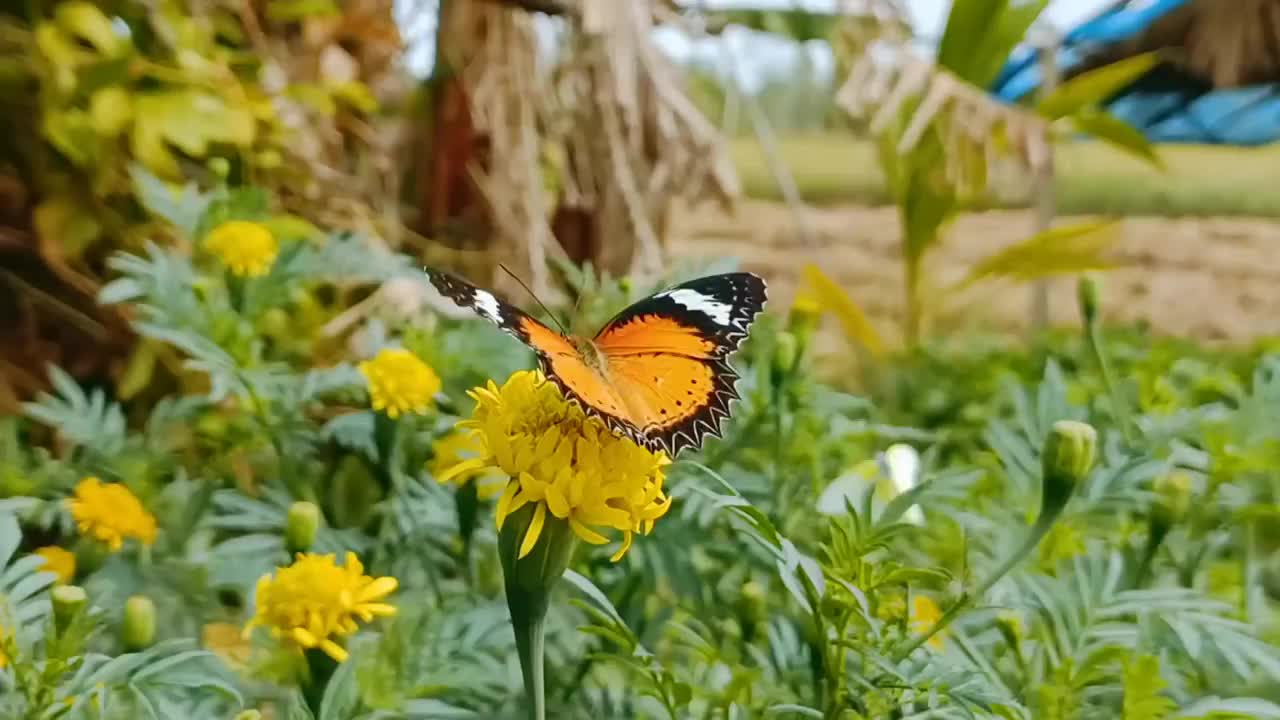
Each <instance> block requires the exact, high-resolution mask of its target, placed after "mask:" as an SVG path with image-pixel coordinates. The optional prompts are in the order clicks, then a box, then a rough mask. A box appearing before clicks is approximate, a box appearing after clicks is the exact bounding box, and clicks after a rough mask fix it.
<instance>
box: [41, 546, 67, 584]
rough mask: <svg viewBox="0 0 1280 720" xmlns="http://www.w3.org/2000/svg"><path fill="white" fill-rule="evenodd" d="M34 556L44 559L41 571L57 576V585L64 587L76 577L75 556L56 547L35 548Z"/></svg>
mask: <svg viewBox="0 0 1280 720" xmlns="http://www.w3.org/2000/svg"><path fill="white" fill-rule="evenodd" d="M35 554H36V555H39V556H40V557H42V558H44V567H42V568H41V570H44V571H45V572H51V573H53V574H54V575H57V576H58V584H60V585H66V584H67V583H69V582H71V581H72V580H73V579H74V578H75V576H76V554H75V553H73V552H71V551H70V550H67V549H65V548H60V547H58V546H57V545H46V546H44V547H42V548H36V551H35Z"/></svg>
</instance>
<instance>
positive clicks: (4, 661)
mask: <svg viewBox="0 0 1280 720" xmlns="http://www.w3.org/2000/svg"><path fill="white" fill-rule="evenodd" d="M8 644H9V631H8V630H7V629H6V628H5V626H3V625H0V670H2V669H4V667H5V666H6V665H8V664H9V654H8V653H7V652H5V647H6V646H8Z"/></svg>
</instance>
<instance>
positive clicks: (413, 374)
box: [360, 348, 441, 418]
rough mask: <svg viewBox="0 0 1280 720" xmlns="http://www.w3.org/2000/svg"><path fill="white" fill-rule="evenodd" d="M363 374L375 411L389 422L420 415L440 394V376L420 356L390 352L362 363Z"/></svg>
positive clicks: (404, 351)
mask: <svg viewBox="0 0 1280 720" xmlns="http://www.w3.org/2000/svg"><path fill="white" fill-rule="evenodd" d="M360 372H361V373H362V374H363V375H364V377H365V380H366V381H368V383H369V400H370V403H371V404H372V405H373V409H374V410H381V411H383V412H386V414H387V417H390V418H396V417H399V416H400V414H401V413H410V412H412V413H418V414H419V415H421V414H422V413H424V412H426V411H427V408H429V407H431V402H432V399H433V398H434V397H435V394H436V393H438V392H440V387H441V386H440V376H439V375H436V373H435V371H434V370H432V369H431V366H430V365H428V364H426V363H424V362H422V360H420V359H419V358H418V356H417V355H414V354H413V353H412V352H409V351H408V350H404V349H401V348H387V349H385V350H383V351H382V352H380V353H378V355H377V357H375V358H373V359H372V360H365V361H364V362H362V363H360Z"/></svg>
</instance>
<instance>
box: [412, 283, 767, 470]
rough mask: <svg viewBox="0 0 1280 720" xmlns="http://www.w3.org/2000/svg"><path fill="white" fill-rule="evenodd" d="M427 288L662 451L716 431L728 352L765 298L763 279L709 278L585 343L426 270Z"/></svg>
mask: <svg viewBox="0 0 1280 720" xmlns="http://www.w3.org/2000/svg"><path fill="white" fill-rule="evenodd" d="M427 275H428V276H429V277H430V279H431V284H432V285H433V286H434V287H435V288H436V290H438V291H439V292H440V294H442V295H444V296H445V297H447V298H449V299H450V300H452V301H453V302H454V303H455V304H457V305H458V306H460V307H463V308H467V309H470V310H472V311H474V312H475V313H476V314H477V315H480V316H481V317H483V318H485V319H486V320H489V321H490V322H492V323H494V324H495V325H497V326H498V327H500V328H502V329H503V330H505V331H506V332H507V333H509V334H511V335H513V336H515V337H516V338H517V339H519V340H520V341H521V342H523V343H525V344H526V345H528V346H529V347H530V348H532V349H533V351H534V353H535V354H536V355H537V357H538V364H539V366H540V367H541V368H542V372H543V374H544V375H546V376H547V378H549V379H550V380H551V381H552V382H554V383H555V384H556V385H557V386H558V387H559V388H560V390H561V392H563V393H564V394H565V396H566V397H568V398H569V399H570V400H572V401H576V402H577V403H578V404H579V405H580V406H581V407H582V408H583V409H584V410H585V411H586V412H587V413H588V414H590V415H592V416H595V417H598V418H600V419H601V420H602V421H604V423H605V425H607V426H608V427H609V428H610V429H612V430H613V431H614V432H617V433H621V434H623V435H626V436H628V437H630V438H632V439H633V440H635V441H636V442H637V443H639V444H641V445H644V446H645V447H648V448H649V449H651V450H654V451H657V450H659V449H661V450H665V451H666V453H667V455H668V456H669V457H672V458H674V457H675V456H676V454H677V453H679V452H680V451H681V450H684V449H685V448H688V447H693V448H695V449H696V448H698V447H701V445H702V441H703V440H704V439H705V438H706V436H707V435H712V436H714V437H719V436H720V432H721V425H722V423H723V421H724V419H725V418H727V417H728V416H729V403H730V402H731V401H733V400H736V399H737V398H738V394H737V390H736V388H735V383H736V382H737V380H738V374H737V372H735V371H734V369H733V366H731V365H730V364H729V355H731V354H732V353H733V352H734V351H735V350H737V349H738V346H739V345H741V343H742V341H743V339H745V338H746V337H747V333H748V331H749V329H750V327H751V323H752V322H753V321H754V320H755V317H756V315H758V314H759V313H760V312H761V311H762V310H763V309H764V305H765V302H766V300H767V295H766V291H765V283H764V280H762V279H760V278H759V277H757V276H756V275H753V274H751V273H745V272H736V273H726V274H723V275H710V276H707V277H702V278H698V279H696V280H691V281H689V282H686V283H683V284H680V285H676V286H674V287H671V288H668V289H666V290H663V291H661V292H658V293H655V294H654V295H651V296H649V297H647V298H645V299H643V300H640V301H638V302H636V303H634V304H632V305H631V306H630V307H628V308H626V309H625V310H623V311H622V312H620V313H618V314H617V315H616V316H615V317H614V318H613V319H612V320H610V321H609V322H607V323H605V325H604V327H603V328H601V329H600V331H599V332H597V333H596V334H595V336H594V337H592V338H590V339H587V338H584V337H578V336H574V335H566V334H563V333H561V332H559V331H557V330H554V329H552V328H550V327H548V326H546V325H544V324H543V323H542V322H540V321H538V320H536V319H534V318H533V317H531V316H530V315H528V314H526V313H524V312H522V311H521V310H519V309H517V308H515V307H513V306H511V305H509V304H507V303H505V302H502V301H501V300H499V299H498V298H497V297H495V296H494V294H493V293H491V292H489V291H487V290H483V289H481V288H478V287H476V286H475V285H472V284H471V283H469V282H467V281H465V280H463V279H461V278H458V277H455V276H453V275H449V274H447V273H442V272H438V271H435V270H427Z"/></svg>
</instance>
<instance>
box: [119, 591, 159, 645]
mask: <svg viewBox="0 0 1280 720" xmlns="http://www.w3.org/2000/svg"><path fill="white" fill-rule="evenodd" d="M120 634H121V639H122V640H124V646H125V649H127V650H131V651H136V650H144V649H146V648H148V647H151V644H152V643H154V642H155V641H156V605H155V603H153V602H151V598H149V597H147V596H146V595H134V596H133V597H131V598H129V599H128V600H126V601H125V603H124V623H123V624H122V626H121V632H120Z"/></svg>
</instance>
